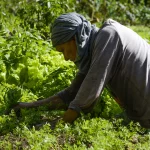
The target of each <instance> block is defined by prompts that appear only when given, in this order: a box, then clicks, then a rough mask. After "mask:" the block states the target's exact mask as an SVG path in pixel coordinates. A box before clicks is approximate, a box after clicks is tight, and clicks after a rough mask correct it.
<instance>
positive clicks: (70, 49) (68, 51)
mask: <svg viewBox="0 0 150 150" xmlns="http://www.w3.org/2000/svg"><path fill="white" fill-rule="evenodd" d="M56 50H57V51H59V52H62V53H63V55H64V58H65V60H66V61H67V60H70V61H73V62H74V61H75V59H76V53H77V46H76V41H75V39H72V40H70V41H68V42H66V43H63V44H60V45H58V46H56Z"/></svg>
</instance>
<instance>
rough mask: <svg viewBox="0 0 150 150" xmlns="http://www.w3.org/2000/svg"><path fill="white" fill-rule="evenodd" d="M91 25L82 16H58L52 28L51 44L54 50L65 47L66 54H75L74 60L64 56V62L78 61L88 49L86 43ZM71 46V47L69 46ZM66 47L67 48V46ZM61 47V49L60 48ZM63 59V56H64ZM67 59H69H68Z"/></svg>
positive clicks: (73, 14) (70, 14)
mask: <svg viewBox="0 0 150 150" xmlns="http://www.w3.org/2000/svg"><path fill="white" fill-rule="evenodd" d="M90 33H91V24H90V22H88V21H87V20H86V19H85V18H84V17H83V16H82V15H80V14H77V13H67V14H62V15H61V16H59V17H58V18H57V19H56V20H55V21H54V23H53V26H52V36H51V40H52V44H53V46H54V47H56V49H58V51H59V49H60V51H61V48H62V47H64V45H65V47H66V50H67V54H68V53H69V51H70V54H71V53H76V55H74V56H75V57H76V58H75V60H73V56H72V57H69V55H68V56H67V55H66V58H65V59H66V60H68V59H70V60H71V59H72V61H75V62H77V61H79V60H80V59H82V57H83V56H84V54H85V51H86V50H87V49H88V47H87V43H88V41H89V38H90ZM70 44H71V45H70ZM67 45H68V46H67ZM60 47H61V48H60ZM64 57H65V55H64ZM68 57H69V58H68Z"/></svg>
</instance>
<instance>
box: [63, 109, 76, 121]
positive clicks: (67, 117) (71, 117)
mask: <svg viewBox="0 0 150 150" xmlns="http://www.w3.org/2000/svg"><path fill="white" fill-rule="evenodd" d="M78 116H79V113H78V112H76V111H75V110H73V109H68V110H67V111H66V112H65V114H64V116H63V121H64V122H68V123H72V122H73V121H75V120H76V119H77V118H78Z"/></svg>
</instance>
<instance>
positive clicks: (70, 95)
mask: <svg viewBox="0 0 150 150" xmlns="http://www.w3.org/2000/svg"><path fill="white" fill-rule="evenodd" d="M85 76H86V75H85V74H83V73H81V72H80V71H79V72H78V73H77V75H76V77H75V78H74V80H73V81H72V83H71V85H70V86H69V87H68V88H66V89H64V90H62V91H60V92H59V93H57V95H58V96H59V97H60V98H61V99H62V100H63V101H64V102H65V104H67V105H69V104H70V102H71V101H73V99H74V98H75V96H76V94H77V92H78V90H79V88H80V86H81V84H82V82H83V80H84V78H85Z"/></svg>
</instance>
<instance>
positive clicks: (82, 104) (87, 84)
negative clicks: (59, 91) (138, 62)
mask: <svg viewBox="0 0 150 150" xmlns="http://www.w3.org/2000/svg"><path fill="white" fill-rule="evenodd" d="M95 40H96V41H95V45H94V48H93V55H92V61H91V65H90V68H89V71H88V73H87V75H86V77H85V79H84V81H83V83H82V85H81V86H80V89H79V91H78V93H77V95H76V97H75V99H74V100H73V101H72V102H71V103H70V105H69V108H70V109H75V110H76V111H81V110H84V109H86V108H88V107H90V106H91V105H92V104H93V103H94V102H95V101H96V99H97V98H98V97H99V95H100V94H101V92H102V90H103V88H104V86H105V85H106V84H107V83H108V81H109V80H110V78H111V77H112V75H113V73H114V72H115V70H116V64H117V59H118V50H120V46H121V44H120V43H121V42H120V38H119V35H118V33H117V32H116V30H115V28H114V27H112V26H107V27H104V28H103V29H101V30H100V31H99V33H98V35H97V38H96V39H95Z"/></svg>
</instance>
